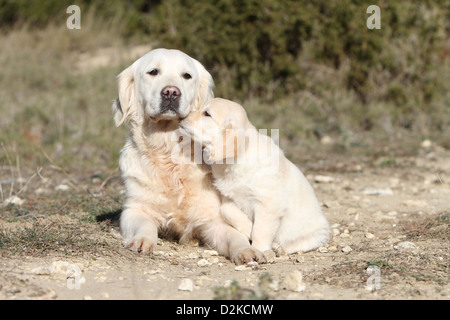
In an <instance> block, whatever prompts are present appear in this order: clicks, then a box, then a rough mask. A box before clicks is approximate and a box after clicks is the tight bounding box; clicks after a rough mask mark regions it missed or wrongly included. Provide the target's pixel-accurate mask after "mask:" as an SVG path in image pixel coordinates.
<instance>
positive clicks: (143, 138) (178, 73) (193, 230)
mask: <svg viewBox="0 0 450 320" xmlns="http://www.w3.org/2000/svg"><path fill="white" fill-rule="evenodd" d="M154 69H157V70H158V72H157V74H154V72H150V71H152V70H154ZM186 73H189V75H190V77H186V76H185V74H186ZM213 85H214V84H213V80H212V77H211V75H210V74H209V73H208V72H207V70H206V69H205V68H204V67H203V66H202V65H201V64H200V63H199V62H198V61H197V60H195V59H193V58H191V57H189V56H188V55H186V54H184V53H182V52H181V51H178V50H167V49H156V50H153V51H150V52H149V53H147V54H146V55H144V56H143V57H141V58H140V59H138V60H137V61H136V62H134V63H133V64H132V65H131V66H130V67H128V68H127V69H125V70H124V71H123V72H122V73H121V74H120V75H119V76H118V89H119V99H118V100H117V101H116V102H115V103H114V105H113V111H114V113H115V115H114V119H115V122H116V125H117V126H118V125H120V124H122V123H123V122H124V121H126V120H129V122H130V125H131V129H130V135H129V137H128V140H127V142H126V144H125V146H124V147H123V149H122V150H121V155H120V162H119V166H120V170H121V173H122V177H123V180H124V183H125V189H126V200H125V203H124V206H123V211H122V214H121V217H120V230H121V233H122V235H123V237H124V239H125V244H126V245H127V246H129V247H130V248H131V249H133V250H136V251H139V252H141V251H142V252H151V251H152V250H153V249H154V248H155V247H156V244H157V238H158V234H165V235H170V236H173V237H175V238H178V239H180V241H188V240H190V239H192V238H197V239H199V240H201V241H202V242H204V243H206V244H207V245H209V246H210V247H212V248H214V249H215V250H217V251H218V252H219V253H221V254H223V255H225V256H227V257H229V258H230V259H231V260H232V261H234V262H235V263H243V262H248V261H251V260H259V261H263V260H264V255H263V254H262V253H261V252H259V251H258V250H256V249H255V248H254V247H252V246H250V243H249V241H248V239H247V238H246V237H245V235H243V234H241V233H240V232H238V231H237V230H236V229H234V228H232V227H231V226H230V225H229V224H227V223H226V221H225V220H224V219H223V218H222V216H221V215H220V204H221V202H220V196H219V194H218V192H217V191H216V189H215V188H214V187H213V186H212V182H211V180H212V178H211V174H210V170H209V168H208V167H207V166H206V165H204V164H195V163H189V161H188V160H187V159H174V158H173V157H174V154H173V153H172V152H171V151H172V149H173V148H174V147H175V146H177V144H178V139H177V135H176V134H175V132H176V130H177V129H178V122H179V120H180V118H183V117H186V116H187V115H188V114H189V113H190V112H191V111H192V110H198V109H199V108H200V107H201V106H202V105H203V104H204V103H205V102H206V101H207V100H209V99H212V98H213V91H212V89H213ZM167 86H172V87H177V88H178V89H179V92H180V96H179V107H178V110H179V112H178V113H177V112H175V111H174V110H166V109H164V108H162V107H161V102H162V100H161V99H162V95H161V92H162V89H163V88H165V87H167ZM179 156H180V157H182V155H179Z"/></svg>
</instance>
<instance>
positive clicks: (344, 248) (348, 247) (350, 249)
mask: <svg viewBox="0 0 450 320" xmlns="http://www.w3.org/2000/svg"><path fill="white" fill-rule="evenodd" d="M352 251H353V249H352V248H351V247H350V246H345V247H343V248H342V252H344V253H350V252H352Z"/></svg>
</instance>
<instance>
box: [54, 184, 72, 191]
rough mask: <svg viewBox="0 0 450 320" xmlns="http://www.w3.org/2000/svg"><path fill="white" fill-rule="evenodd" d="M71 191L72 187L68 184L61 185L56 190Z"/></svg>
mask: <svg viewBox="0 0 450 320" xmlns="http://www.w3.org/2000/svg"><path fill="white" fill-rule="evenodd" d="M69 189H70V187H69V186H68V185H67V184H60V185H58V186H56V187H55V190H57V191H67V190H69Z"/></svg>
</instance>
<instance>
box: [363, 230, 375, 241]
mask: <svg viewBox="0 0 450 320" xmlns="http://www.w3.org/2000/svg"><path fill="white" fill-rule="evenodd" d="M364 236H365V237H366V238H367V239H373V238H375V235H374V234H373V233H370V232H366V233H365V234H364Z"/></svg>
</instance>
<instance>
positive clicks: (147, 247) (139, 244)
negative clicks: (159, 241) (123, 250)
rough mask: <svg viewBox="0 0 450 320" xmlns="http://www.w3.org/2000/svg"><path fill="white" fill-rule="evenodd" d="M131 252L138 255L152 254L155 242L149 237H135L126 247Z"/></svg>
mask: <svg viewBox="0 0 450 320" xmlns="http://www.w3.org/2000/svg"><path fill="white" fill-rule="evenodd" d="M127 246H128V247H129V248H130V249H131V250H133V251H137V252H139V253H141V252H143V253H152V252H153V249H155V248H156V242H155V241H153V239H152V238H151V237H147V236H137V237H134V238H133V239H131V241H129V242H128V245H127Z"/></svg>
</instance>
